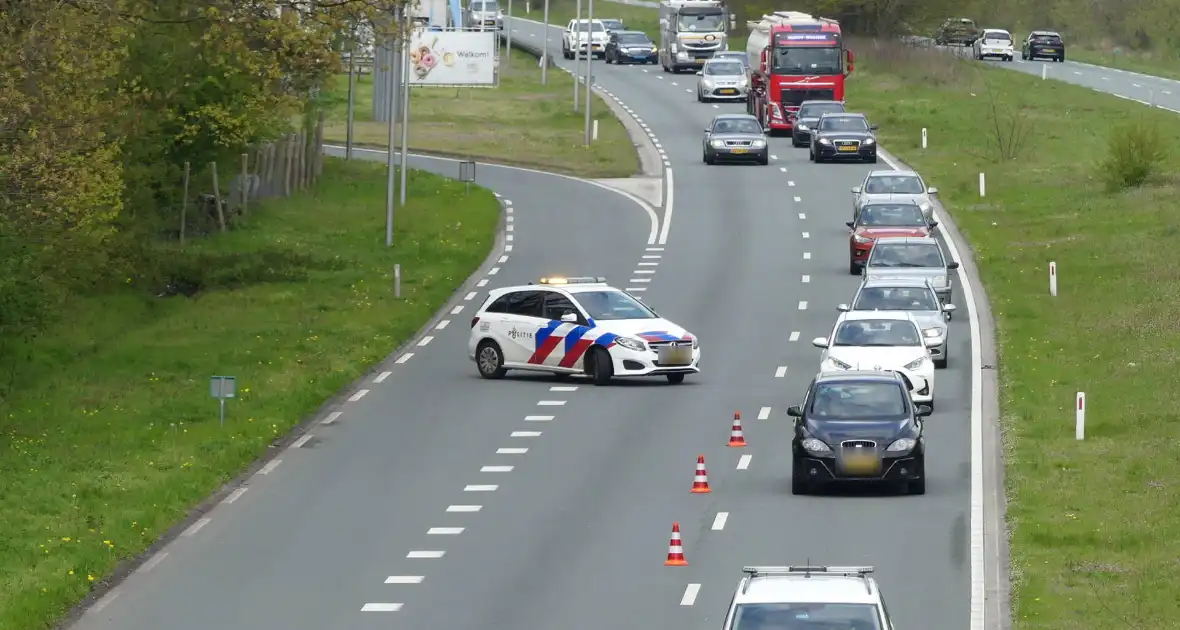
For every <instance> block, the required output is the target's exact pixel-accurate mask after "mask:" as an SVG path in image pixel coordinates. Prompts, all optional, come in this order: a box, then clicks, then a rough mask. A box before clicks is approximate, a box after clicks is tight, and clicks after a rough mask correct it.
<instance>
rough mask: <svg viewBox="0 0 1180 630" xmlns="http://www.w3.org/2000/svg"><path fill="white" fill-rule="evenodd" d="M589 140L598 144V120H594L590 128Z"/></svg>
mask: <svg viewBox="0 0 1180 630" xmlns="http://www.w3.org/2000/svg"><path fill="white" fill-rule="evenodd" d="M590 138H591V139H592V140H594V141H595V142H598V119H597V118H595V119H594V121H593V125H592V126H591V128H590Z"/></svg>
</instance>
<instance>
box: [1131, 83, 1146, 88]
mask: <svg viewBox="0 0 1180 630" xmlns="http://www.w3.org/2000/svg"><path fill="white" fill-rule="evenodd" d="M1131 87H1137V88H1141V87H1143V86H1142V85H1139V84H1138V83H1132V84H1131Z"/></svg>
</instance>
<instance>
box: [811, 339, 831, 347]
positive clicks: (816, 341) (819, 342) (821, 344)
mask: <svg viewBox="0 0 1180 630" xmlns="http://www.w3.org/2000/svg"><path fill="white" fill-rule="evenodd" d="M811 345H813V346H815V347H816V348H827V347H828V340H827V339H825V338H823V337H816V338H815V339H812V340H811Z"/></svg>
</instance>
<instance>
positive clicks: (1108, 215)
mask: <svg viewBox="0 0 1180 630" xmlns="http://www.w3.org/2000/svg"><path fill="white" fill-rule="evenodd" d="M858 50H861V51H864V52H863V53H862V55H861V57H860V59H861V60H863V63H862V64H858V65H857V71H856V72H855V73H854V74H853V75H852V77H851V79H850V81H849V84H848V85H849V97H848V100H849V103H850V104H851V106H852V108H853V109H856V110H860V111H864V112H866V113H867V114H868V115H869V116H870V118H871V119H872V121H873V122H874V123H877V124H879V125H880V128H881V129H880V135H881V140H882V144H883V145H884V146H885V147H887V148H888V149H889V150H890V151H893V152H894V153H896V154H897V155H898V156H899V157H901V158H902V159H904V160H905V161H906V162H908V163H909V164H910V165H912V166H913V167H914V168H916V169H918V170H919V171H921V172H922V173H923V174H924V176H925V177H926V178H927V179H928V180H929V181H930V183H931V185H933V186H937V187H938V188H939V190H940V191H941V193H940V194H941V197H942V199H943V201H944V203H945V204H946V206H947V207H948V209H949V210H950V212H951V214H952V215H953V216H954V218H955V221H956V223H957V224H958V225H959V227H960V229H961V230H962V231H963V233H964V235H965V236H966V237H967V239H968V241H969V242H970V243H971V246H972V249H973V250H974V255H975V257H976V260H977V261H978V263H979V267H980V273H981V275H982V277H983V281H984V284H985V285H986V289H987V293H988V296H989V298H990V300H991V305H992V309H993V311H994V315H995V317H996V324H997V330H998V344H999V353H1000V358H999V364H998V366H997V367H998V369H999V375H1000V379H1001V388H1002V391H1001V409H1002V419H1001V422H1002V429H1003V435H1004V449H1005V457H1006V483H1007V494H1008V499H1009V506H1008V521H1009V526H1010V528H1011V530H1012V535H1011V552H1012V578H1013V584H1014V596H1015V608H1014V615H1013V616H1014V620H1015V624H1016V627H1017V628H1018V629H1023V628H1036V629H1046V630H1048V629H1052V630H1057V629H1061V630H1064V629H1067V628H1069V629H1074V628H1077V629H1092V628H1099V627H1105V628H1110V627H1120V626H1123V625H1125V626H1126V627H1137V628H1163V627H1175V620H1176V619H1177V618H1180V597H1177V596H1176V593H1177V592H1180V562H1178V561H1177V558H1180V520H1177V519H1176V517H1175V506H1176V505H1177V504H1178V502H1180V485H1178V483H1177V480H1176V479H1174V478H1173V476H1174V475H1175V474H1176V470H1177V467H1178V465H1180V450H1178V449H1177V448H1176V445H1177V444H1178V443H1180V412H1178V411H1177V409H1180V387H1177V386H1176V384H1175V375H1174V371H1173V365H1174V362H1175V360H1176V359H1177V355H1178V354H1180V324H1178V322H1180V320H1178V319H1177V317H1176V313H1177V311H1178V310H1180V274H1177V273H1176V271H1175V269H1176V264H1175V252H1174V251H1173V250H1172V248H1171V247H1169V244H1170V243H1171V242H1172V237H1174V236H1175V235H1177V234H1178V233H1180V216H1178V215H1177V213H1176V210H1175V209H1176V208H1177V207H1178V204H1180V188H1178V187H1177V186H1176V184H1175V183H1174V182H1170V181H1160V182H1157V183H1156V184H1155V185H1153V186H1151V187H1148V188H1144V189H1139V190H1131V191H1128V192H1119V193H1108V192H1106V188H1105V186H1104V182H1103V178H1102V177H1101V176H1100V175H1099V173H1098V172H1097V171H1098V168H1097V166H1096V165H1097V164H1098V163H1099V162H1100V161H1102V160H1103V159H1105V157H1106V155H1107V153H1108V149H1107V142H1108V140H1107V133H1108V132H1111V131H1116V132H1117V131H1118V130H1120V129H1121V128H1122V126H1123V125H1126V124H1131V123H1136V124H1145V125H1148V128H1149V129H1151V130H1152V132H1153V133H1155V134H1158V135H1159V136H1160V137H1162V138H1164V139H1165V140H1166V141H1167V142H1168V143H1170V144H1174V143H1175V142H1176V140H1177V139H1180V117H1177V116H1176V115H1174V114H1171V113H1169V112H1164V111H1160V110H1155V109H1151V108H1147V107H1143V106H1141V105H1138V104H1134V103H1128V102H1127V101H1124V100H1121V99H1118V98H1115V97H1112V96H1106V95H1102V94H1098V93H1095V92H1094V91H1093V90H1090V89H1086V88H1081V87H1076V86H1071V85H1068V84H1065V83H1061V82H1057V81H1041V80H1040V78H1039V77H1033V76H1028V75H1025V74H1021V73H1016V72H1009V71H1006V70H1000V69H989V68H985V67H981V66H980V65H979V64H970V63H969V62H966V63H965V62H957V61H955V60H953V59H950V58H948V57H947V56H946V55H939V54H937V53H923V52H921V51H916V50H913V49H906V48H904V47H902V46H900V45H897V44H892V43H882V44H881V46H880V49H879V50H876V51H874V50H873V47H872V45H871V44H866V43H863V42H858ZM989 92H990V93H991V94H994V95H995V99H994V102H996V103H997V109H998V110H999V114H998V117H997V116H994V115H993V108H992V105H991V103H992V102H993V101H992V99H991V98H989V96H988V94H989ZM1014 117H1015V122H1016V125H1017V127H1018V128H1027V129H1028V130H1030V134H1031V135H1030V136H1029V139H1028V142H1027V144H1026V145H1025V146H1024V147H1023V149H1022V150H1021V151H1019V152H1018V155H1016V156H1015V159H1011V157H1012V156H1007V158H1005V157H1004V156H1002V155H1001V151H1000V149H999V147H1000V146H1006V145H1007V142H1006V140H1005V138H1007V137H1008V134H1009V130H1010V129H1011V128H1012V124H1013V121H1014ZM997 118H998V120H999V122H1000V125H999V126H1000V128H1001V129H1002V130H1003V131H1002V132H1001V133H1000V134H999V138H997V133H996V131H995V123H994V121H995V120H996V119H997ZM923 127H926V128H928V129H929V142H930V144H929V149H927V150H925V151H923V150H922V149H921V148H920V142H921V129H922V128H923ZM1166 162H1167V163H1166V164H1165V165H1163V168H1164V172H1165V173H1168V172H1175V171H1176V169H1177V167H1180V160H1178V159H1177V155H1176V154H1175V153H1172V154H1170V155H1168V156H1167V158H1166ZM980 172H985V173H986V174H987V181H988V187H987V197H986V198H983V199H981V198H979V195H978V174H979V173H980ZM1050 261H1056V262H1057V265H1058V270H1059V277H1060V293H1059V296H1058V297H1056V298H1052V297H1050V296H1049V295H1048V272H1047V268H1048V264H1049V262H1050ZM1078 391H1085V392H1086V393H1087V401H1088V408H1089V409H1088V412H1089V413H1088V415H1087V423H1088V425H1087V436H1086V440H1085V441H1083V442H1078V441H1075V439H1074V412H1073V405H1074V397H1075V393H1076V392H1078Z"/></svg>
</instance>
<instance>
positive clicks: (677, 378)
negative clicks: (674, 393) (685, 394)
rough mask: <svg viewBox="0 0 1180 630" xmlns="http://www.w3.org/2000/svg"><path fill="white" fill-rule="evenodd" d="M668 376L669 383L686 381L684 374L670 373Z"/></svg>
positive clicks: (676, 383) (677, 383) (675, 383)
mask: <svg viewBox="0 0 1180 630" xmlns="http://www.w3.org/2000/svg"><path fill="white" fill-rule="evenodd" d="M667 377H668V384H669V385H679V384H681V383H683V382H684V375H683V374H668V375H667Z"/></svg>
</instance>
